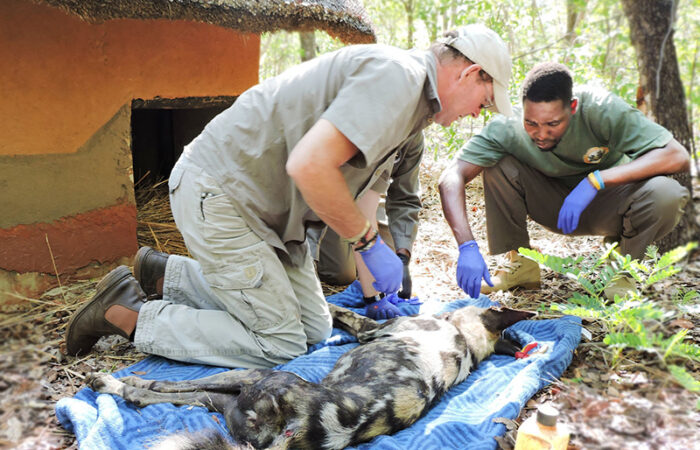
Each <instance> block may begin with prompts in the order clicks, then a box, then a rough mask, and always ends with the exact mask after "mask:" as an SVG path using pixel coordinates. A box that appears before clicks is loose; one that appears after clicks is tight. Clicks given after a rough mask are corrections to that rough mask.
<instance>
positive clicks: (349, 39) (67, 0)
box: [35, 0, 375, 43]
mask: <svg viewBox="0 0 700 450" xmlns="http://www.w3.org/2000/svg"><path fill="white" fill-rule="evenodd" d="M35 1H37V2H39V3H45V4H49V5H52V6H57V7H59V8H61V9H63V10H64V11H67V12H69V13H72V14H75V15H77V16H79V17H80V18H82V19H83V20H85V21H88V22H103V21H106V20H110V19H171V20H194V21H197V22H204V23H209V24H212V25H218V26H222V27H226V28H232V29H235V30H238V31H243V32H251V33H262V32H265V31H275V30H287V31H311V30H316V29H318V30H324V31H326V32H327V33H328V34H330V35H332V36H335V37H337V38H339V39H341V40H342V41H343V42H346V43H366V42H374V41H375V35H374V30H373V28H372V24H371V23H370V21H369V18H368V16H367V12H366V11H365V9H364V7H363V6H362V4H361V3H360V0H35Z"/></svg>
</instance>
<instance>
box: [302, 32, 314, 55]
mask: <svg viewBox="0 0 700 450" xmlns="http://www.w3.org/2000/svg"><path fill="white" fill-rule="evenodd" d="M299 42H301V62H304V61H308V60H310V59H314V58H315V57H316V34H315V33H314V32H313V31H300V32H299Z"/></svg>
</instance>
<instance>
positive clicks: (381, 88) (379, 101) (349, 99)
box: [183, 44, 440, 265]
mask: <svg viewBox="0 0 700 450" xmlns="http://www.w3.org/2000/svg"><path fill="white" fill-rule="evenodd" d="M439 110H440V104H439V101H438V99H437V81H436V60H435V57H434V56H433V54H432V53H430V52H425V51H406V50H401V49H398V48H394V47H389V46H385V45H377V44H374V45H358V46H350V47H345V48H342V49H340V50H337V51H335V52H332V53H329V54H325V55H322V56H320V57H318V58H316V59H313V60H311V61H308V62H306V63H304V64H300V65H298V66H296V67H294V68H291V69H289V70H287V71H285V72H284V73H282V74H281V75H279V76H277V77H274V78H271V79H268V80H266V81H264V82H262V83H260V84H258V85H256V86H254V87H252V88H250V89H249V90H247V91H246V92H244V93H243V94H242V95H241V96H240V97H239V98H238V99H237V100H236V102H235V103H234V104H233V105H232V106H231V107H230V108H229V109H227V110H225V111H224V112H222V113H221V114H219V115H218V116H216V117H215V118H214V119H213V120H212V121H211V122H210V123H209V124H208V125H207V126H206V127H205V128H204V131H202V133H201V134H200V135H199V136H198V137H196V138H195V139H194V140H193V141H192V142H191V143H190V144H189V145H187V146H186V147H185V150H184V152H183V157H186V158H188V159H190V160H191V161H192V162H193V163H195V164H196V165H198V166H199V167H201V168H203V169H204V170H205V171H206V172H207V173H208V174H209V175H211V176H212V177H213V178H214V179H216V180H217V182H218V183H219V185H220V186H221V188H222V190H223V191H224V192H226V194H227V195H228V196H229V197H230V199H231V201H232V202H233V204H234V206H235V207H236V209H237V210H238V212H239V213H240V215H241V217H243V219H244V220H245V221H246V222H247V223H248V225H249V226H250V227H251V228H252V229H253V231H255V233H256V234H258V235H259V236H260V237H261V238H262V239H264V240H265V241H266V242H268V243H269V244H270V245H272V246H274V247H276V248H277V249H278V253H279V254H280V257H282V258H286V257H285V255H288V257H289V261H290V262H292V263H293V264H295V265H299V264H301V262H302V261H303V258H304V257H305V255H306V248H307V247H306V245H305V242H304V241H305V236H306V233H305V228H306V226H308V225H310V224H312V223H314V222H318V221H319V220H320V219H319V218H318V216H317V215H316V214H315V213H314V212H313V211H312V210H311V208H309V206H308V205H307V204H306V202H305V201H304V199H303V198H302V196H301V193H300V192H299V190H298V189H297V187H296V185H295V183H294V182H293V180H292V179H291V178H290V177H289V176H288V175H287V172H286V170H285V164H286V162H287V158H288V156H289V153H290V152H291V151H292V150H293V149H294V147H295V145H296V144H297V142H299V140H300V139H301V138H302V136H304V134H305V133H306V132H307V131H308V130H309V129H310V128H311V127H312V126H313V125H314V124H315V123H316V122H317V121H318V120H319V119H321V118H323V119H326V120H328V121H330V122H331V123H332V124H333V125H334V126H335V127H336V128H338V130H340V132H341V133H343V135H345V137H347V138H348V139H349V140H350V141H351V142H352V143H353V144H354V145H355V146H356V147H357V148H358V150H359V152H358V154H357V155H355V156H354V157H353V158H352V159H351V160H350V161H348V162H347V163H346V164H344V165H343V166H341V172H342V174H343V176H344V178H345V181H346V183H347V185H348V188H349V190H350V192H351V194H352V195H353V196H354V197H355V198H357V197H359V196H360V195H361V194H362V193H364V192H365V191H366V190H367V189H369V188H370V187H371V186H374V185H375V184H376V183H378V182H379V181H380V180H381V178H382V177H384V178H385V179H388V176H389V174H390V173H391V168H392V166H393V164H394V159H395V153H396V151H397V149H399V148H400V147H401V146H402V145H404V142H405V141H407V140H408V139H409V138H410V137H411V136H412V135H414V134H415V133H416V132H417V131H419V130H421V129H423V128H425V127H426V126H427V125H428V124H429V122H430V119H431V118H432V115H433V114H434V113H435V112H437V111H439Z"/></svg>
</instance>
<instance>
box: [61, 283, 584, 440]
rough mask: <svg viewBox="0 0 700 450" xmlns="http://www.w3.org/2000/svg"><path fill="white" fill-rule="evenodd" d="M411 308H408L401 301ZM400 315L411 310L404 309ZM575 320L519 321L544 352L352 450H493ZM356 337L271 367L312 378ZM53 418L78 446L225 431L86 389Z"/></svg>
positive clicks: (189, 414) (162, 371) (518, 329)
mask: <svg viewBox="0 0 700 450" xmlns="http://www.w3.org/2000/svg"><path fill="white" fill-rule="evenodd" d="M328 301H329V302H331V303H335V304H337V305H340V306H344V307H347V308H349V309H352V310H354V311H355V312H358V313H362V312H364V304H363V302H362V292H361V290H360V288H359V286H358V285H357V284H352V285H350V286H349V287H348V289H346V290H345V291H343V292H341V293H339V294H335V295H332V296H330V297H328ZM492 304H494V303H493V302H491V301H490V300H489V299H488V298H487V297H486V296H483V295H482V296H481V297H479V298H478V299H468V300H456V301H453V302H451V303H442V302H426V303H424V304H422V305H420V311H421V312H427V313H437V312H442V311H451V310H454V309H457V308H461V307H463V306H467V305H477V306H481V307H488V306H490V305H492ZM405 306H406V307H410V308H415V307H416V306H415V305H410V306H409V305H405ZM407 312H413V311H409V310H407ZM580 324H581V321H580V319H578V318H575V317H571V316H565V317H562V318H559V319H556V320H528V321H521V322H519V323H517V324H515V325H513V326H512V327H510V328H509V329H508V330H506V333H507V334H509V337H510V338H512V339H513V340H515V341H516V342H519V343H520V344H522V345H523V346H524V345H526V344H528V343H530V342H532V341H537V342H538V343H539V344H540V345H541V346H545V347H544V351H543V352H541V353H539V354H537V355H534V356H532V357H530V358H526V359H520V360H516V359H514V358H513V357H510V356H502V355H492V356H491V357H490V358H488V359H486V360H485V361H483V362H482V363H481V364H480V365H479V367H478V368H477V369H476V371H474V372H473V373H472V374H471V375H470V376H469V377H468V378H467V380H466V381H464V382H463V383H461V384H459V385H457V386H455V387H453V388H452V389H451V390H450V391H449V392H448V393H447V394H446V395H445V396H444V397H443V398H442V399H441V400H440V402H439V403H437V404H436V405H435V407H434V408H433V409H431V410H430V411H429V412H428V413H427V414H426V415H425V416H424V417H422V418H421V419H420V420H419V421H418V422H416V423H415V424H413V425H412V426H411V427H409V428H407V429H405V430H402V431H399V432H398V433H396V434H394V435H393V436H378V437H376V438H375V439H374V440H372V441H371V442H369V443H366V444H362V445H359V446H358V447H355V448H357V449H369V448H371V449H387V450H388V449H396V450H404V449H421V450H424V449H463V448H470V449H482V448H483V449H495V448H496V446H497V443H496V441H495V439H494V437H495V436H501V435H503V434H505V431H506V428H505V426H504V425H503V424H500V423H495V422H493V420H492V419H494V418H497V417H505V418H509V419H515V418H516V417H517V416H518V414H519V412H520V409H521V408H522V407H523V405H524V404H525V402H527V400H528V399H530V398H531V397H532V396H533V395H535V393H537V391H539V390H540V389H542V388H543V387H544V386H546V385H547V384H549V383H550V382H551V381H552V380H555V379H557V378H559V377H560V376H561V374H562V373H563V372H564V370H565V369H566V367H567V366H568V365H569V363H570V362H571V359H572V356H573V352H574V349H575V348H576V347H577V346H578V343H579V341H580V338H581V325H580ZM356 345H357V341H356V340H355V338H353V337H352V336H351V335H350V334H348V333H346V332H344V331H341V330H337V329H334V330H333V334H332V335H331V337H330V338H328V339H327V340H326V341H324V342H321V343H319V344H316V345H314V346H312V347H310V348H309V351H308V352H307V353H306V354H305V355H302V356H300V357H298V358H296V359H294V360H292V361H290V362H288V363H286V364H282V365H280V366H277V367H276V369H281V370H287V371H290V372H294V373H296V374H298V375H299V376H301V377H303V378H305V379H307V380H309V381H314V382H318V381H321V379H322V378H323V377H324V376H325V375H326V374H327V373H328V372H329V371H330V370H331V368H332V367H333V364H335V361H336V360H337V359H338V358H339V357H340V355H342V354H343V353H345V352H346V351H348V350H350V349H351V348H353V347H355V346H356ZM225 370H228V369H224V368H217V367H211V366H202V365H192V364H182V363H178V362H174V361H171V360H167V359H164V358H161V357H157V356H149V357H148V358H146V359H144V360H143V361H140V362H138V363H136V364H134V365H133V366H131V367H128V368H126V369H123V370H120V371H118V372H116V373H115V374H114V375H115V376H116V377H124V376H127V375H133V374H136V375H138V376H140V377H142V378H147V379H154V380H185V379H194V378H201V377H204V376H208V375H213V374H215V373H219V372H223V371H225ZM56 416H57V418H58V420H59V421H60V422H61V425H63V427H64V428H65V429H66V430H68V431H70V432H73V433H75V435H76V438H77V441H78V444H79V446H80V448H82V449H89V450H92V449H125V450H126V449H134V448H144V447H148V446H150V445H152V444H153V443H155V442H157V441H158V440H160V439H162V438H163V437H164V436H167V435H170V434H172V433H176V432H179V431H183V430H188V431H198V430H202V429H206V428H215V429H217V430H218V431H219V432H220V433H222V434H223V435H225V436H229V434H228V431H227V429H226V424H225V422H224V418H223V416H222V415H221V414H218V413H212V412H209V411H207V410H206V409H205V408H202V407H196V406H180V407H176V406H174V405H172V404H170V403H162V404H157V405H150V406H146V407H145V408H136V407H134V406H133V405H131V404H128V403H126V402H125V401H124V400H123V399H122V398H121V397H117V396H112V395H105V394H97V393H95V392H94V391H93V390H91V389H90V388H85V389H82V390H80V391H79V392H78V393H77V394H75V396H74V397H72V398H63V399H61V400H59V401H58V403H57V404H56Z"/></svg>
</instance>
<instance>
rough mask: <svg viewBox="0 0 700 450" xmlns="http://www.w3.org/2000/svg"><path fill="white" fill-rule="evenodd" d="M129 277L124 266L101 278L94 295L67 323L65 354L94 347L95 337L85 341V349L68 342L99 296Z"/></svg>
mask: <svg viewBox="0 0 700 450" xmlns="http://www.w3.org/2000/svg"><path fill="white" fill-rule="evenodd" d="M129 276H131V271H130V270H129V268H128V267H126V266H119V267H117V268H116V269H114V270H113V271H111V272H110V273H108V274H107V275H105V277H104V278H102V280H100V282H99V283H97V286H96V288H95V295H94V296H93V297H92V299H91V300H90V301H88V302H87V303H85V304H84V305H83V306H81V307H80V308H79V309H78V310H77V311H76V312H75V314H73V317H72V318H71V320H70V321H69V322H68V328H67V330H66V352H67V353H68V354H69V355H78V354H80V353H87V352H89V351H90V349H91V348H92V346H93V345H95V343H96V342H97V341H98V340H99V339H100V338H99V337H97V338H95V339H94V340H92V341H87V342H86V343H89V346H88V347H87V348H85V347H86V346H85V345H78V344H76V345H78V348H71V347H72V346H71V345H70V340H71V336H72V334H73V332H74V328H75V324H76V323H78V322H79V321H80V318H81V317H82V316H83V314H84V313H85V311H87V310H88V309H89V308H90V307H92V306H94V305H95V304H96V303H99V302H100V300H101V298H102V295H101V294H102V293H103V292H105V291H106V290H108V289H110V288H111V287H112V286H114V285H115V284H117V283H120V282H121V281H122V280H123V279H125V278H127V277H129Z"/></svg>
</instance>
